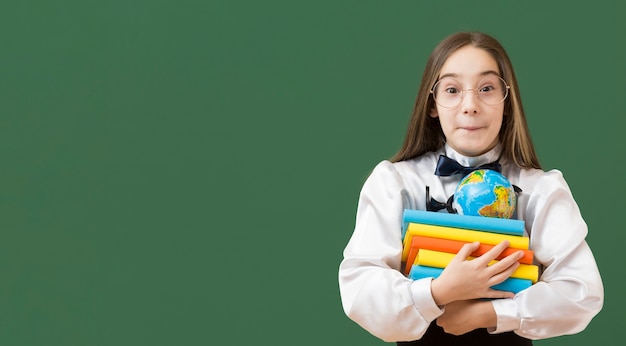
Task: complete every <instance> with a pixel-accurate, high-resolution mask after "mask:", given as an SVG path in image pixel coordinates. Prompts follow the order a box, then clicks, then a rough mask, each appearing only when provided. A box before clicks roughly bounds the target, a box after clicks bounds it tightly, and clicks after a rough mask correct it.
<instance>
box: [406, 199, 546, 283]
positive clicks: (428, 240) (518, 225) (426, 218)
mask: <svg viewBox="0 0 626 346" xmlns="http://www.w3.org/2000/svg"><path fill="white" fill-rule="evenodd" d="M504 240H508V241H509V247H508V248H507V249H505V250H504V251H503V252H502V253H501V254H500V255H499V256H498V257H497V258H496V259H495V260H494V261H493V262H492V263H491V264H493V263H495V262H496V261H498V260H500V259H502V258H504V257H506V256H508V255H511V254H513V253H515V252H517V251H520V250H521V251H522V252H523V253H524V256H523V257H522V258H521V259H519V262H520V266H519V267H518V268H517V269H516V270H515V271H514V272H513V274H512V275H511V277H509V278H508V279H507V280H505V281H504V282H502V283H500V284H498V285H495V286H492V288H493V289H497V290H502V291H509V292H514V293H518V292H520V291H522V290H524V289H526V288H528V287H530V286H531V285H532V284H534V283H536V282H537V280H538V278H539V267H538V266H536V265H533V255H534V254H533V251H532V250H530V248H529V245H530V242H529V238H528V237H527V236H524V221H521V220H513V219H500V218H491V217H482V216H467V215H458V214H447V213H439V212H431V211H422V210H410V209H407V210H404V214H403V225H402V243H403V251H402V262H403V263H404V268H405V269H404V270H405V275H407V276H408V277H409V278H411V279H413V280H417V279H421V278H427V277H433V278H436V277H438V276H439V275H440V274H441V272H443V269H444V268H445V267H446V266H447V265H448V263H450V261H451V260H452V258H454V256H455V255H456V253H458V251H459V250H460V249H461V247H463V245H465V244H467V243H473V242H476V241H478V242H480V247H479V248H478V250H476V251H474V252H473V253H472V254H471V255H470V258H469V259H472V258H475V257H478V256H481V255H482V254H484V253H486V252H487V251H489V250H490V249H491V248H493V247H494V246H495V245H497V244H499V243H500V242H502V241H504Z"/></svg>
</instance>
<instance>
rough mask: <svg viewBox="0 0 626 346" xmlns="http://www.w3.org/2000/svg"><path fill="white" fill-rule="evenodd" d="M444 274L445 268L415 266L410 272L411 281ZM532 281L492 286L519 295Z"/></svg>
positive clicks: (518, 280) (525, 280) (510, 281)
mask: <svg viewBox="0 0 626 346" xmlns="http://www.w3.org/2000/svg"><path fill="white" fill-rule="evenodd" d="M441 272H443V268H435V267H427V266H422V265H418V264H414V265H413V266H412V267H411V271H410V272H409V279H411V280H418V279H424V278H437V277H439V275H441ZM532 284H533V283H532V281H530V280H527V279H518V278H508V279H506V280H504V281H502V282H501V283H499V284H497V285H493V286H491V288H493V289H494V290H499V291H507V292H513V293H516V294H517V293H519V292H520V291H522V290H525V289H527V288H528V287H530V286H532Z"/></svg>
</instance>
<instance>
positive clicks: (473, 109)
mask: <svg viewBox="0 0 626 346" xmlns="http://www.w3.org/2000/svg"><path fill="white" fill-rule="evenodd" d="M461 105H462V106H463V108H462V110H463V114H477V113H478V92H477V90H476V89H465V90H463V99H462V100H461Z"/></svg>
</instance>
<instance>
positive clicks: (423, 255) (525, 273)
mask: <svg viewBox="0 0 626 346" xmlns="http://www.w3.org/2000/svg"><path fill="white" fill-rule="evenodd" d="M454 256H455V254H452V253H447V252H441V251H433V250H424V249H420V250H419V252H418V253H417V256H415V263H413V264H417V265H421V266H427V267H435V268H445V267H446V266H447V265H448V264H449V263H450V261H452V258H454ZM468 258H469V259H474V258H475V257H468ZM497 262H498V261H497V260H493V261H491V262H489V265H492V264H494V263H497ZM511 277H512V278H518V279H527V280H531V281H532V282H533V283H536V282H537V280H538V279H539V267H538V266H536V265H533V264H520V265H519V267H517V269H515V271H514V272H513V274H511Z"/></svg>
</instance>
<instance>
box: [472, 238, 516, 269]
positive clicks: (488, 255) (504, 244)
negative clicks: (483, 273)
mask: <svg viewBox="0 0 626 346" xmlns="http://www.w3.org/2000/svg"><path fill="white" fill-rule="evenodd" d="M508 247H509V241H508V240H503V241H501V242H500V243H499V244H497V245H496V246H494V247H493V248H491V249H490V250H489V251H487V252H485V254H483V255H482V256H479V257H477V258H476V260H479V261H478V263H479V264H481V265H487V264H489V262H491V261H493V260H494V259H496V257H498V255H500V254H501V253H502V251H504V249H506V248H508Z"/></svg>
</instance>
